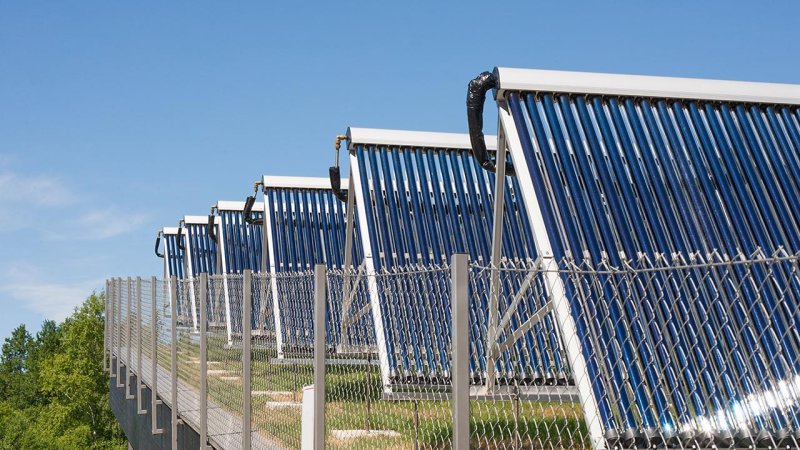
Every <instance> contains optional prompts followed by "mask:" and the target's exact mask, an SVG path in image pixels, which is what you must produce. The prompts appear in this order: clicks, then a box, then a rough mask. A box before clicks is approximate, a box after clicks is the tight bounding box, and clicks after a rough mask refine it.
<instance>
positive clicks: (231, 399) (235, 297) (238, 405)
mask: <svg viewBox="0 0 800 450" xmlns="http://www.w3.org/2000/svg"><path fill="white" fill-rule="evenodd" d="M223 283H226V284H227V288H228V291H229V294H230V308H231V311H230V312H231V315H232V316H237V317H241V316H242V301H243V287H244V286H243V277H242V276H241V275H225V276H222V275H215V276H212V277H209V293H211V292H219V291H221V290H222V288H223ZM241 339H242V336H241V334H239V335H238V336H234V338H233V340H232V342H229V341H228V336H227V332H226V330H225V329H224V328H216V327H210V328H209V331H208V336H207V342H208V344H207V345H208V347H207V355H208V360H207V363H206V364H207V365H208V371H207V373H206V375H207V383H208V422H209V432H208V436H209V440H210V441H211V442H212V443H218V444H219V445H220V446H222V447H223V448H232V447H230V444H233V443H234V442H235V443H238V444H239V446H241V433H242V424H241V420H242V404H243V403H242V395H243V391H242V381H243V379H242V341H241Z"/></svg>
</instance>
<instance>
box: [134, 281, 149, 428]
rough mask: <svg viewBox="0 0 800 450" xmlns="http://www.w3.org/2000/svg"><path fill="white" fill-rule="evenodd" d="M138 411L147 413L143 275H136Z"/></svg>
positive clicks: (140, 413)
mask: <svg viewBox="0 0 800 450" xmlns="http://www.w3.org/2000/svg"><path fill="white" fill-rule="evenodd" d="M136 341H137V342H138V344H136V410H137V411H136V412H137V413H139V415H142V414H147V410H146V409H144V408H142V384H143V383H144V380H143V379H142V373H144V370H143V369H142V277H136Z"/></svg>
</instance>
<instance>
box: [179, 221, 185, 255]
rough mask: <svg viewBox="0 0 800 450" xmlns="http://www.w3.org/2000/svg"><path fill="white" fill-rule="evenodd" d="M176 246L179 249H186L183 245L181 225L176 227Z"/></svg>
mask: <svg viewBox="0 0 800 450" xmlns="http://www.w3.org/2000/svg"><path fill="white" fill-rule="evenodd" d="M178 248H179V249H181V250H186V246H185V245H183V227H182V226H181V227H178Z"/></svg>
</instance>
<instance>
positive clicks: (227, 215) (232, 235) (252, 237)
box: [215, 201, 264, 274]
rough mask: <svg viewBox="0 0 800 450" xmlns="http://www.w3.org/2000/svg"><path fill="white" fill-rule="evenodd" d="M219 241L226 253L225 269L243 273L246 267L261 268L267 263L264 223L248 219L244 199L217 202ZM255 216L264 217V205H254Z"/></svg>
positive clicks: (252, 216) (226, 271)
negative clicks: (265, 261) (265, 258)
mask: <svg viewBox="0 0 800 450" xmlns="http://www.w3.org/2000/svg"><path fill="white" fill-rule="evenodd" d="M215 209H216V211H217V215H218V216H219V229H220V232H219V233H218V236H221V239H222V241H221V242H220V243H219V245H220V247H221V248H222V252H223V253H224V255H225V259H224V260H223V261H224V267H223V268H222V270H221V273H226V274H241V273H244V271H245V270H252V271H253V272H261V270H262V263H263V256H264V252H263V248H262V247H263V232H262V229H263V226H261V225H256V224H253V223H248V222H247V221H246V220H245V217H244V214H243V213H244V202H229V201H226V202H223V201H220V202H217V204H216V205H215ZM251 220H252V221H258V220H263V205H254V206H253V210H252V212H251Z"/></svg>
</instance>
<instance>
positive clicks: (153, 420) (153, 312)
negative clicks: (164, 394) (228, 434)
mask: <svg viewBox="0 0 800 450" xmlns="http://www.w3.org/2000/svg"><path fill="white" fill-rule="evenodd" d="M150 298H151V300H152V301H151V302H150V308H151V309H150V336H152V338H151V339H150V345H151V346H150V356H151V358H150V374H151V375H152V377H153V382H152V383H150V392H151V395H150V411H152V414H151V415H150V431H151V432H152V433H153V434H161V433H163V432H164V430H162V429H161V428H158V405H160V404H161V400H159V399H158V279H157V278H156V277H152V278H150Z"/></svg>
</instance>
